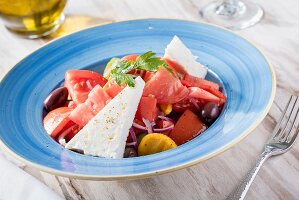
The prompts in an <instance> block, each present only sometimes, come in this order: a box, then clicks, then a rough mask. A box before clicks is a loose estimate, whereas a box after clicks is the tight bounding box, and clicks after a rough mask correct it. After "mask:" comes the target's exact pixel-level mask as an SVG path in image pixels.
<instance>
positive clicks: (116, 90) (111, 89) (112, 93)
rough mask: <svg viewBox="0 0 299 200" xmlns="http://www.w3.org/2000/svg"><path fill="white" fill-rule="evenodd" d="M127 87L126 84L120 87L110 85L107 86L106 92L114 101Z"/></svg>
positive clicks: (115, 84)
mask: <svg viewBox="0 0 299 200" xmlns="http://www.w3.org/2000/svg"><path fill="white" fill-rule="evenodd" d="M107 84H108V83H107ZM125 87H126V86H125V84H124V85H122V86H119V85H118V84H117V83H109V85H105V87H104V90H105V92H106V93H107V94H108V95H109V96H110V97H111V98H112V99H113V98H114V97H115V96H116V95H118V93H120V91H122V90H123V89H124V88H125Z"/></svg>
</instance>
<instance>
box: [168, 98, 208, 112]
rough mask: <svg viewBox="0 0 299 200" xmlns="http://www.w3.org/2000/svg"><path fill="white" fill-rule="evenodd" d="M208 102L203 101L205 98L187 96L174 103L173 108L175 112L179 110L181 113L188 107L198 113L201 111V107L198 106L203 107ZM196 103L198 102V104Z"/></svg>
mask: <svg viewBox="0 0 299 200" xmlns="http://www.w3.org/2000/svg"><path fill="white" fill-rule="evenodd" d="M192 101H193V102H192ZM206 102H207V101H203V100H200V99H195V98H193V99H192V98H189V97H187V98H185V99H183V100H182V101H179V102H177V103H175V104H173V105H172V108H173V110H174V111H175V112H179V113H183V112H185V110H187V109H188V110H191V111H192V112H194V113H197V112H199V111H200V109H198V108H202V107H203V106H204V105H205V104H206ZM194 104H197V106H196V105H194Z"/></svg>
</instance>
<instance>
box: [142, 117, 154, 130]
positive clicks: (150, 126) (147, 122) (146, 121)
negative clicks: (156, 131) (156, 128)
mask: <svg viewBox="0 0 299 200" xmlns="http://www.w3.org/2000/svg"><path fill="white" fill-rule="evenodd" d="M142 121H143V123H144V124H145V126H146V129H147V132H148V133H153V127H152V124H151V122H150V121H149V120H148V119H144V118H142Z"/></svg>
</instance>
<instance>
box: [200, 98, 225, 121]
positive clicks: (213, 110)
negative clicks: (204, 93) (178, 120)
mask: <svg viewBox="0 0 299 200" xmlns="http://www.w3.org/2000/svg"><path fill="white" fill-rule="evenodd" d="M219 113H220V109H219V107H218V105H217V104H216V103H213V102H209V103H207V104H206V105H204V107H203V109H202V111H201V113H200V114H201V118H202V120H204V122H206V123H207V124H210V123H212V122H214V121H215V120H216V119H217V117H218V116H219Z"/></svg>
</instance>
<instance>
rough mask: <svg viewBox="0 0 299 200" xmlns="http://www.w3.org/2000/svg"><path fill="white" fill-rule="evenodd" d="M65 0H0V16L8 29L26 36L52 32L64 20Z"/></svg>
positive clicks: (34, 36) (40, 35) (44, 34)
mask: <svg viewBox="0 0 299 200" xmlns="http://www.w3.org/2000/svg"><path fill="white" fill-rule="evenodd" d="M66 2H67V0H0V17H1V18H2V20H3V21H4V25H5V26H6V27H7V29H8V30H10V31H12V32H14V33H17V34H19V35H22V36H24V37H28V38H38V37H42V36H46V35H49V34H50V33H52V32H54V31H55V30H56V29H57V28H58V27H59V26H60V25H61V24H62V23H63V21H64V15H63V9H64V7H65V4H66Z"/></svg>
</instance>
